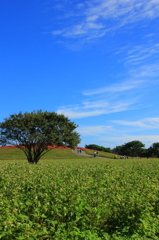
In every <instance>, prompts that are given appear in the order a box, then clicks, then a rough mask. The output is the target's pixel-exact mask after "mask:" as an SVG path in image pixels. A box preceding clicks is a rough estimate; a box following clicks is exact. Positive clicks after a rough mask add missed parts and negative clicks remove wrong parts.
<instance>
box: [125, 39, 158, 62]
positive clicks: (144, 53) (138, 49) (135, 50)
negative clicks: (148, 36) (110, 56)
mask: <svg viewBox="0 0 159 240" xmlns="http://www.w3.org/2000/svg"><path fill="white" fill-rule="evenodd" d="M158 55H159V42H157V43H151V44H150V43H149V44H142V45H138V46H134V47H132V46H131V49H129V50H127V51H126V56H125V58H123V59H122V61H123V62H125V63H126V64H131V65H138V64H140V63H142V64H143V63H144V62H145V61H147V60H150V59H151V58H152V59H153V61H154V60H158Z"/></svg>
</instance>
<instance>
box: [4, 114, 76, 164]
mask: <svg viewBox="0 0 159 240" xmlns="http://www.w3.org/2000/svg"><path fill="white" fill-rule="evenodd" d="M75 128H77V125H76V124H75V123H74V122H71V121H70V120H69V119H68V118H67V117H65V116H64V115H63V114H57V113H55V112H47V111H45V112H42V111H41V110H39V111H34V112H31V113H28V112H26V113H22V112H20V113H18V114H12V115H10V117H9V118H5V119H4V122H1V123H0V130H1V134H0V144H1V145H2V146H5V145H7V144H10V145H15V146H17V147H18V148H19V149H21V150H22V151H24V153H25V155H26V157H27V159H28V162H29V163H37V162H38V161H39V159H40V158H41V157H42V156H43V155H44V154H45V153H47V152H48V151H50V150H51V149H50V148H48V146H54V145H58V146H63V145H67V146H69V147H74V146H77V144H78V143H79V142H80V137H79V134H78V133H77V132H75V131H74V130H75Z"/></svg>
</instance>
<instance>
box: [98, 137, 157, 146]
mask: <svg viewBox="0 0 159 240" xmlns="http://www.w3.org/2000/svg"><path fill="white" fill-rule="evenodd" d="M134 140H138V141H141V142H142V143H143V144H145V147H146V148H148V147H150V146H151V145H152V144H153V143H155V142H159V136H158V135H121V134H120V136H117V135H116V136H113V137H112V136H108V137H101V138H100V141H102V142H103V144H105V145H106V146H110V147H114V143H116V146H121V145H122V144H125V143H127V142H131V141H134Z"/></svg>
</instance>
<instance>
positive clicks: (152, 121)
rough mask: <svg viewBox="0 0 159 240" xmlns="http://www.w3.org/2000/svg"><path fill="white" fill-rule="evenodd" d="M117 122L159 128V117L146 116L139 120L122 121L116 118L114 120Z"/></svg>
mask: <svg viewBox="0 0 159 240" xmlns="http://www.w3.org/2000/svg"><path fill="white" fill-rule="evenodd" d="M113 122H114V123H116V124H119V125H124V126H131V127H141V128H147V129H149V128H156V129H158V128H159V118H144V119H141V120H139V121H134V122H131V121H121V120H115V121H113Z"/></svg>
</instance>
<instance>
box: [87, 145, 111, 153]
mask: <svg viewBox="0 0 159 240" xmlns="http://www.w3.org/2000/svg"><path fill="white" fill-rule="evenodd" d="M85 148H89V149H93V150H97V151H103V152H111V149H110V148H106V147H103V146H99V145H96V144H89V145H85Z"/></svg>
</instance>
